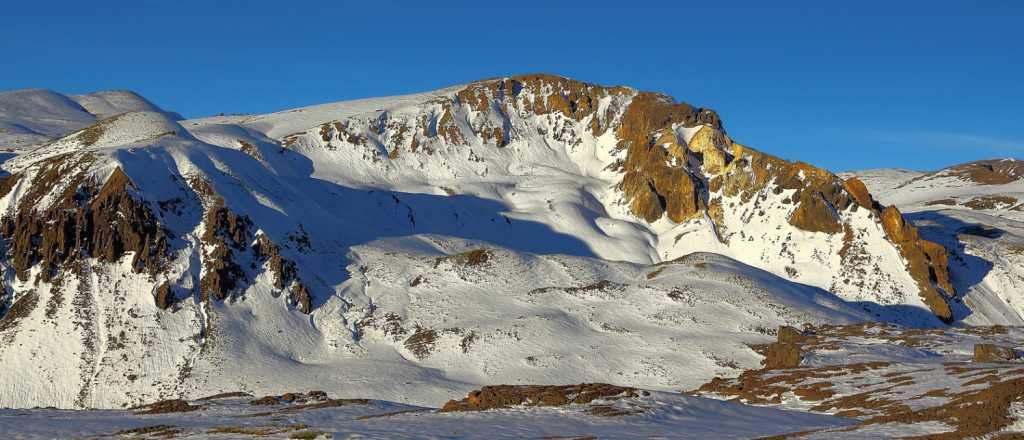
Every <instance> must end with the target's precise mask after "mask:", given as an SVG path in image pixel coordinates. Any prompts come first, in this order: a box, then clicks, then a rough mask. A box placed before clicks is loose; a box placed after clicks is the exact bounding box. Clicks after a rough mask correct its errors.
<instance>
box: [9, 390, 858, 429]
mask: <svg viewBox="0 0 1024 440" xmlns="http://www.w3.org/2000/svg"><path fill="white" fill-rule="evenodd" d="M250 400H251V398H226V399H215V400H211V401H202V402H192V403H195V404H200V405H203V408H202V409H198V410H193V411H189V412H181V413H169V414H149V415H143V414H137V413H136V412H135V411H125V410H106V411H103V410H90V411H66V410H38V409H37V410H0V432H3V434H4V438H9V439H49V438H104V437H111V438H124V437H131V438H182V439H192V438H195V439H228V438H253V437H255V438H334V439H356V438H366V439H452V438H459V439H524V438H601V439H651V438H666V439H667V438H704V439H737V438H753V437H761V436H768V435H777V434H784V433H788V432H794V431H806V430H812V429H823V428H829V427H839V426H846V425H849V424H851V423H853V422H852V421H851V420H849V419H844V418H841V417H834V416H826V415H816V414H806V413H799V412H793V411H782V410H776V409H770V408H758V407H751V406H744V405H738V404H733V403H726V402H720V401H716V400H712V399H704V398H700V397H690V396H683V395H679V394H671V393H659V392H653V393H649V395H648V396H645V397H639V398H636V399H631V401H630V402H628V403H629V405H633V406H635V407H638V408H642V410H641V412H639V413H635V414H624V415H611V416H609V415H596V414H594V413H592V412H591V411H590V409H591V408H592V407H593V405H594V404H599V403H602V402H599V401H598V402H594V404H587V405H570V406H562V407H516V408H508V409H494V410H488V411H482V412H449V413H439V412H437V411H436V410H435V409H432V408H424V407H415V406H409V405H403V404H397V403H391V402H385V401H370V402H368V403H365V404H363V403H352V404H339V406H330V407H326V408H314V409H302V410H298V411H290V410H291V409H295V407H297V406H300V405H287V404H280V405H272V406H256V405H251V404H249V401H250ZM620 403H621V402H620ZM147 428H148V429H147Z"/></svg>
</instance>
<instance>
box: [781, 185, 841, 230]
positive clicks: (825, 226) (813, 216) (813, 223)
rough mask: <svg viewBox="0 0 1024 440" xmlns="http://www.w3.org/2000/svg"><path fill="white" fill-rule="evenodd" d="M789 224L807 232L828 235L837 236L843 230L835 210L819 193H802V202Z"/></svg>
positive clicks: (794, 211)
mask: <svg viewBox="0 0 1024 440" xmlns="http://www.w3.org/2000/svg"><path fill="white" fill-rule="evenodd" d="M789 224H791V225H793V226H796V227H797V228H800V229H803V230H805V231H812V232H824V233H826V234H835V233H838V232H839V231H841V230H842V224H840V223H839V218H838V217H837V215H836V212H835V208H833V207H832V205H831V204H829V202H828V201H826V200H825V197H824V196H823V195H822V194H821V193H820V192H817V191H801V192H800V200H799V201H798V202H797V204H796V209H795V210H793V213H792V214H791V215H790V216H789Z"/></svg>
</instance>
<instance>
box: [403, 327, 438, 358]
mask: <svg viewBox="0 0 1024 440" xmlns="http://www.w3.org/2000/svg"><path fill="white" fill-rule="evenodd" d="M436 343H437V331H435V330H431V329H428V328H422V327H419V326H417V327H416V331H415V332H414V333H413V334H412V336H409V337H408V338H406V340H405V348H406V349H408V350H409V351H411V352H412V354H413V355H415V356H416V357H417V358H419V359H426V358H427V357H428V356H430V353H431V351H433V349H434V344H436Z"/></svg>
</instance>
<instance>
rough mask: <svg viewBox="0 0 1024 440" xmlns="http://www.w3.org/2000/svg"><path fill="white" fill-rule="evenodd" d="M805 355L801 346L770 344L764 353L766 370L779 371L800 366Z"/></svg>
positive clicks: (780, 343) (786, 343)
mask: <svg viewBox="0 0 1024 440" xmlns="http://www.w3.org/2000/svg"><path fill="white" fill-rule="evenodd" d="M802 357H803V354H802V350H801V349H800V345H799V344H794V343H788V342H776V343H773V344H768V346H766V347H765V352H764V368H765V369H766V370H778V369H783V368H796V367H799V366H800V360H801V359H802Z"/></svg>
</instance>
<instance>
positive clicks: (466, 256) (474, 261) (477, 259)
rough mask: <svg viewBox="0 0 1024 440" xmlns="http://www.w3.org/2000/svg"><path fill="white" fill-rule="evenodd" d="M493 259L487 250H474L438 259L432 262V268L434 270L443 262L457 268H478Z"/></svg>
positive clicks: (492, 255)
mask: <svg viewBox="0 0 1024 440" xmlns="http://www.w3.org/2000/svg"><path fill="white" fill-rule="evenodd" d="M493 257H494V254H493V253H492V252H491V251H489V250H487V249H474V250H471V251H467V252H462V253H459V254H452V255H448V256H444V257H438V258H437V259H436V260H434V267H435V268H436V267H437V266H438V265H440V264H441V263H443V262H449V263H452V264H454V265H457V266H470V267H472V266H480V265H483V264H484V263H487V262H488V261H490V260H491V258H493Z"/></svg>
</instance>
